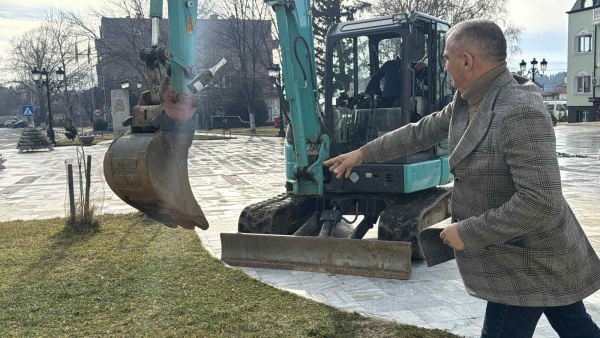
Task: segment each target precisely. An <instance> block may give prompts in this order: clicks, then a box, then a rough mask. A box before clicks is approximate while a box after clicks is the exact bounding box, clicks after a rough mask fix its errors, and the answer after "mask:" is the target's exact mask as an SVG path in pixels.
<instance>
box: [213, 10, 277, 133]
mask: <svg viewBox="0 0 600 338" xmlns="http://www.w3.org/2000/svg"><path fill="white" fill-rule="evenodd" d="M215 11H216V13H217V14H218V15H219V16H221V17H225V18H227V19H225V20H218V21H219V23H218V24H216V25H215V26H214V27H212V31H211V32H210V33H209V34H208V37H209V38H208V41H209V42H208V43H209V44H212V45H214V46H218V49H219V50H222V51H223V54H225V55H226V58H229V60H228V61H229V63H228V64H229V65H228V70H229V74H231V76H232V81H231V82H232V83H235V84H236V86H237V87H238V88H239V89H240V91H241V92H242V93H243V96H244V99H245V103H246V107H247V109H248V115H249V117H250V129H251V130H252V131H255V130H256V115H255V114H256V111H255V109H256V107H257V102H258V101H262V92H263V91H264V90H265V89H267V88H270V82H269V80H268V79H267V76H266V75H267V71H266V69H267V67H268V66H269V65H270V64H271V62H272V58H273V55H272V53H273V49H274V48H275V45H274V41H273V39H272V35H271V33H272V31H271V13H270V8H269V7H267V6H266V5H265V4H264V3H263V2H262V1H254V0H232V1H229V2H225V3H221V4H219V5H218V6H216V8H215Z"/></svg>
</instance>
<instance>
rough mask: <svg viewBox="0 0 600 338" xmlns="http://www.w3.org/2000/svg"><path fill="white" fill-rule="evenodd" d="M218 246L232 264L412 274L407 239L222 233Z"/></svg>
mask: <svg viewBox="0 0 600 338" xmlns="http://www.w3.org/2000/svg"><path fill="white" fill-rule="evenodd" d="M221 249H222V252H221V260H222V261H223V262H225V263H227V264H229V265H233V266H251V267H259V268H271V269H287V270H303V271H319V272H329V273H336V274H344V275H358V276H370V277H381V278H393V279H409V278H410V275H411V258H410V257H411V243H410V242H396V241H381V240H376V239H375V240H370V239H346V238H334V237H314V236H291V235H265V234H248V233H235V234H233V233H221Z"/></svg>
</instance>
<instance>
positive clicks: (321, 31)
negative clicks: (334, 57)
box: [311, 0, 371, 81]
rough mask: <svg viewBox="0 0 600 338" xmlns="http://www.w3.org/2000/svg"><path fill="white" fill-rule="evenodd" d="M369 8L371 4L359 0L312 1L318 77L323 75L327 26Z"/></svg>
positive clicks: (349, 18) (347, 19)
mask: <svg viewBox="0 0 600 338" xmlns="http://www.w3.org/2000/svg"><path fill="white" fill-rule="evenodd" d="M369 8H371V4H370V3H367V2H364V1H361V0H322V1H313V4H312V8H311V9H312V15H313V34H314V37H315V41H314V44H315V57H316V59H317V60H316V62H317V64H316V68H317V75H318V77H319V78H320V79H323V78H324V77H325V41H326V37H327V30H328V29H329V27H331V26H332V25H334V24H336V23H338V22H342V21H353V20H354V19H355V16H356V14H358V13H360V12H362V11H365V10H368V9H369ZM321 81H322V80H321Z"/></svg>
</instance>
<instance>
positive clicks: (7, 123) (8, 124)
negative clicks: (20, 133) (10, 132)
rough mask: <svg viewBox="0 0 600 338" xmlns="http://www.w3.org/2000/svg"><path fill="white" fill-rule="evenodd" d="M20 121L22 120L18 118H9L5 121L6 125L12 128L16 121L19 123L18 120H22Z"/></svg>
mask: <svg viewBox="0 0 600 338" xmlns="http://www.w3.org/2000/svg"><path fill="white" fill-rule="evenodd" d="M20 121H21V120H17V119H14V120H8V121H6V122H4V127H6V128H11V127H12V126H13V124H15V123H17V122H20Z"/></svg>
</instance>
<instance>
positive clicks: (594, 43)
mask: <svg viewBox="0 0 600 338" xmlns="http://www.w3.org/2000/svg"><path fill="white" fill-rule="evenodd" d="M567 14H568V15H569V18H568V21H569V30H568V37H569V41H568V66H567V102H568V105H569V114H568V121H569V123H574V122H591V121H600V72H599V70H598V67H599V66H600V44H598V41H599V39H598V34H597V33H598V25H600V0H577V1H576V2H575V4H574V5H573V8H572V9H571V11H569V12H567Z"/></svg>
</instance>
